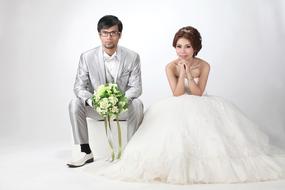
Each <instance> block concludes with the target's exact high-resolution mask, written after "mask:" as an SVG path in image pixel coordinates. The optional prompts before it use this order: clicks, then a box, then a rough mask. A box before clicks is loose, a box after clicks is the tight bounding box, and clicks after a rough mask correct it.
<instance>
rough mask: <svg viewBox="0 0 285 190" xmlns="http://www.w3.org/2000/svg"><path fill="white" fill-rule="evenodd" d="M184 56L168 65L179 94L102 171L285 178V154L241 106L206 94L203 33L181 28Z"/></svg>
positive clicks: (178, 45)
mask: <svg viewBox="0 0 285 190" xmlns="http://www.w3.org/2000/svg"><path fill="white" fill-rule="evenodd" d="M173 46H174V47H175V49H176V52H177V55H178V58H177V59H175V60H174V61H172V62H171V63H169V64H168V65H167V66H166V74H167V77H168V82H169V85H170V88H171V90H172V92H173V95H174V96H173V97H169V98H167V99H164V100H161V101H159V102H157V103H155V104H154V105H152V106H151V107H150V108H149V109H148V110H147V111H146V113H145V116H144V120H143V122H142V124H141V126H140V128H139V130H138V131H137V132H136V134H135V135H134V136H133V138H132V139H131V140H130V142H129V143H128V144H127V146H126V148H125V150H124V153H123V156H122V159H121V160H119V161H118V162H116V163H114V164H112V165H111V166H109V167H107V168H104V169H103V170H101V171H99V172H98V174H99V175H104V176H107V177H109V178H113V179H118V180H125V181H140V182H165V183H173V184H193V183H238V182H256V181H265V180H274V179H280V178H284V176H285V153H284V152H282V151H281V150H277V149H276V148H274V147H272V146H271V145H270V144H269V142H268V138H267V136H266V135H265V134H263V133H262V132H261V131H260V130H259V129H258V126H256V125H255V124H254V123H253V122H251V121H250V120H249V119H248V118H247V117H246V116H245V115H244V114H243V113H242V112H241V111H240V110H239V109H238V108H237V107H236V106H235V105H233V104H232V103H230V102H228V101H227V100H225V99H223V98H220V97H216V96H208V95H205V93H204V91H205V88H206V84H207V79H208V74H209V71H210V66H209V64H208V63H206V62H205V61H204V60H202V59H199V58H197V57H196V55H197V54H198V52H199V50H200V49H201V47H202V45H201V36H200V33H199V32H198V31H197V30H196V29H195V28H193V27H190V26H188V27H184V28H181V29H180V30H179V31H178V32H177V33H176V34H175V36H174V40H173Z"/></svg>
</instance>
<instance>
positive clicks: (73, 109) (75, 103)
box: [68, 98, 84, 113]
mask: <svg viewBox="0 0 285 190" xmlns="http://www.w3.org/2000/svg"><path fill="white" fill-rule="evenodd" d="M82 108H84V104H83V103H82V100H81V99H79V98H74V99H72V100H71V101H70V102H69V105H68V109H69V112H70V113H78V112H79V111H80V110H81V109H82Z"/></svg>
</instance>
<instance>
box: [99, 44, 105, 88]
mask: <svg viewBox="0 0 285 190" xmlns="http://www.w3.org/2000/svg"><path fill="white" fill-rule="evenodd" d="M98 60H99V71H98V72H99V79H100V83H101V84H105V83H106V69H105V64H104V56H103V49H102V46H101V47H100V48H99V52H98Z"/></svg>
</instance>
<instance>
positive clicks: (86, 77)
mask: <svg viewBox="0 0 285 190" xmlns="http://www.w3.org/2000/svg"><path fill="white" fill-rule="evenodd" d="M97 30H98V33H99V37H100V39H101V42H102V45H101V46H98V47H96V48H94V49H91V50H89V51H86V52H84V53H83V54H81V56H80V61H79V66H78V70H77V75H76V79H75V84H74V93H75V95H76V98H75V99H73V100H72V101H71V102H70V104H69V115H70V121H71V125H72V132H73V139H74V143H75V144H80V147H81V152H80V154H79V157H78V158H76V159H73V160H72V161H70V162H69V163H67V165H68V166H69V167H80V166H83V165H84V164H86V163H89V162H93V160H94V156H93V154H92V152H91V149H90V147H89V141H88V130H87V122H86V117H91V118H94V119H101V118H100V116H99V114H98V113H97V112H96V111H94V109H93V107H92V100H91V96H92V94H93V92H94V90H96V89H97V88H98V87H99V86H100V85H102V84H106V83H117V85H118V87H119V88H120V90H122V91H123V92H124V93H125V95H126V97H127V98H128V100H129V107H128V112H127V114H125V115H126V118H125V119H127V123H128V129H127V139H128V141H129V140H130V138H131V137H132V136H133V134H134V133H135V132H136V130H137V129H138V127H139V125H140V123H141V121H142V119H143V104H142V102H141V101H140V100H139V99H138V97H139V96H140V95H141V93H142V82H141V69H140V58H139V55H138V54H137V53H135V52H133V51H131V50H129V49H127V48H124V47H122V46H118V42H119V40H120V38H121V35H122V30H123V24H122V22H121V21H120V20H119V19H118V18H117V17H116V16H113V15H106V16H104V17H102V18H101V19H100V20H99V22H98V25H97Z"/></svg>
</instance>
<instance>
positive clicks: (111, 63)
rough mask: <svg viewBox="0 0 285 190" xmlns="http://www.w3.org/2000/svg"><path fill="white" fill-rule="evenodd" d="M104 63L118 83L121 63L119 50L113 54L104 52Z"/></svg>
mask: <svg viewBox="0 0 285 190" xmlns="http://www.w3.org/2000/svg"><path fill="white" fill-rule="evenodd" d="M104 63H105V66H106V69H108V71H109V72H110V74H111V76H112V77H113V79H114V82H115V83H116V81H117V76H118V71H119V64H120V62H119V59H118V56H117V52H115V53H114V54H113V55H111V56H109V55H108V54H107V53H105V52H104Z"/></svg>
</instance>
